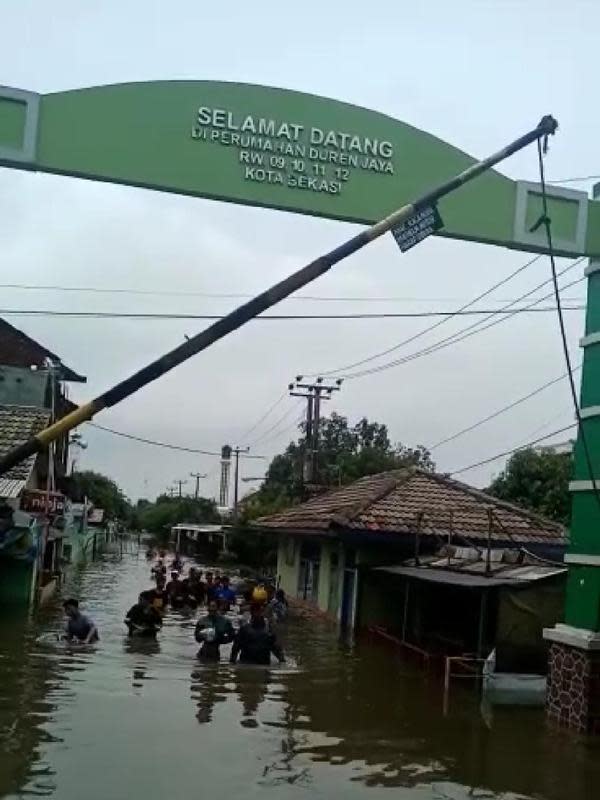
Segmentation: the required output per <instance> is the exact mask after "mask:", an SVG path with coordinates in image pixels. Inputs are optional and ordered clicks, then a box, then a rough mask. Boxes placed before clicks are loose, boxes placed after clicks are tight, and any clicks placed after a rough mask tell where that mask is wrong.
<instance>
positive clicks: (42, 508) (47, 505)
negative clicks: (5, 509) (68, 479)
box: [21, 489, 66, 515]
mask: <svg viewBox="0 0 600 800" xmlns="http://www.w3.org/2000/svg"><path fill="white" fill-rule="evenodd" d="M65 501H66V498H65V496H64V495H63V494H61V493H60V492H46V491H44V490H43V489H25V490H24V491H23V493H22V494H21V511H28V512H29V513H30V514H46V513H48V514H52V515H56V514H64V512H65Z"/></svg>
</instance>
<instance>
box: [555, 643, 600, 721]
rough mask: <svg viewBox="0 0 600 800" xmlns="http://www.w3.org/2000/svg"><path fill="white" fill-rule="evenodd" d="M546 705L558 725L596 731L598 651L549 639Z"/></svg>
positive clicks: (599, 695) (599, 716) (599, 684)
mask: <svg viewBox="0 0 600 800" xmlns="http://www.w3.org/2000/svg"><path fill="white" fill-rule="evenodd" d="M546 705H547V709H548V716H549V717H550V719H551V720H554V721H555V722H557V723H558V724H559V725H561V726H564V727H567V728H571V729H573V730H575V731H578V732H580V733H591V734H600V651H598V650H584V649H581V648H578V647H572V646H570V645H567V644H562V643H558V642H552V644H551V645H550V661H549V670H548V693H547V699H546Z"/></svg>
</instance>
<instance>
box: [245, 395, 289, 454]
mask: <svg viewBox="0 0 600 800" xmlns="http://www.w3.org/2000/svg"><path fill="white" fill-rule="evenodd" d="M286 397H287V392H282V393H281V394H280V395H279V397H278V398H277V400H275V402H274V403H273V405H271V406H269V408H268V409H267V410H266V411H265V413H264V414H263V415H262V416H261V417H259V418H258V419H257V421H256V422H255V423H254V425H252V426H251V427H250V428H248V430H247V431H246V433H245V434H244V435H243V436H240V441H241V442H242V441H245V440H246V439H247V438H248V436H250V434H251V433H254V431H255V430H256V429H257V428H258V426H259V425H261V424H262V423H263V422H264V421H265V420H266V419H267V417H268V416H269V414H271V413H272V412H273V411H274V410H275V409H276V408H277V406H278V405H279V404H280V403H282V402H283V401H284V400H285V398H286Z"/></svg>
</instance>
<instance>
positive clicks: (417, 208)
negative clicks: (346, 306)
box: [0, 115, 558, 475]
mask: <svg viewBox="0 0 600 800" xmlns="http://www.w3.org/2000/svg"><path fill="white" fill-rule="evenodd" d="M557 127H558V123H557V122H556V120H555V119H554V118H553V117H552V116H550V115H548V116H545V117H543V118H542V119H541V120H540V123H539V124H538V126H537V127H536V128H534V129H533V130H531V131H529V132H528V133H526V134H524V135H523V136H520V137H519V138H518V139H516V140H515V141H514V142H512V143H511V144H509V145H507V146H506V147H503V148H502V150H499V151H498V152H496V153H494V154H493V155H491V156H488V158H485V159H483V161H478V162H476V163H475V164H472V165H471V166H470V167H467V169H465V170H463V172H461V173H460V174H459V175H456V176H455V177H454V178H451V179H450V180H448V181H446V182H445V183H443V184H442V185H441V186H438V187H437V188H436V189H432V190H431V191H429V192H426V193H425V194H424V195H423V196H422V197H419V198H418V199H416V200H415V201H414V202H413V203H408V204H407V205H405V206H402V207H401V208H399V209H397V210H396V211H394V212H392V213H391V214H390V215H389V216H387V217H385V218H384V219H382V220H380V221H379V222H376V223H375V224H374V225H371V226H370V227H369V228H366V229H365V230H363V231H361V232H360V233H358V234H357V235H356V236H353V237H352V238H351V239H348V240H347V241H346V242H344V243H343V244H341V245H339V246H338V247H336V248H334V249H333V250H331V251H330V252H329V253H326V254H325V255H322V256H320V257H319V258H317V259H315V261H311V263H310V264H307V265H306V266H305V267H303V268H302V269H300V270H298V271H297V272H294V273H293V274H292V275H290V276H289V277H287V278H285V279H284V280H282V281H280V282H279V283H276V284H275V285H274V286H271V288H270V289H267V290H266V291H265V292H262V294H259V295H257V296H256V297H255V298H253V299H252V300H250V301H248V302H247V303H244V304H243V305H241V306H239V307H238V308H236V309H234V310H233V311H232V312H231V313H230V314H227V316H225V317H223V319H220V320H218V321H217V322H215V323H214V324H213V325H210V326H209V327H208V328H206V329H205V330H203V331H201V332H200V333H198V334H196V335H195V336H192V337H191V338H190V339H188V340H186V341H185V342H183V343H182V344H180V345H179V346H178V347H175V348H174V349H173V350H170V351H169V352H168V353H165V355H163V356H161V357H160V358H158V359H156V361H153V362H152V363H151V364H148V365H147V366H146V367H143V368H142V369H141V370H139V371H138V372H136V373H134V374H133V375H130V377H129V378H126V379H125V380H124V381H121V383H118V384H116V385H115V386H113V387H112V388H111V389H109V390H108V391H106V392H104V394H101V395H99V396H98V397H96V398H94V399H93V400H91V401H90V402H88V403H85V404H84V405H82V406H79V407H78V408H76V409H75V410H74V411H71V412H70V413H69V414H66V415H65V416H64V417H62V419H59V420H57V421H56V422H55V423H54V424H52V425H50V426H49V427H47V428H44V429H43V430H41V431H40V432H39V433H36V434H35V436H32V437H31V438H30V439H28V440H27V441H26V442H23V443H22V444H20V445H18V446H17V447H14V448H12V449H11V450H9V451H8V452H7V453H5V454H4V456H3V457H2V458H0V475H4V474H5V473H6V472H8V470H9V469H11V467H14V466H15V465H16V464H19V463H20V462H21V461H23V460H24V459H26V458H29V456H32V455H34V453H39V452H42V451H43V450H44V449H45V448H46V447H48V445H49V444H50V443H51V442H53V441H55V440H56V439H58V438H59V437H60V436H62V435H63V434H65V433H67V432H68V431H70V430H72V429H73V428H76V427H77V426H78V425H80V424H81V423H82V422H87V421H88V420H91V419H93V417H94V416H95V415H96V414H98V413H99V412H100V411H103V410H104V409H105V408H111V407H112V406H114V405H116V404H117V403H120V402H121V400H124V399H125V398H126V397H129V396H130V395H132V394H134V392H137V391H138V389H141V388H142V387H143V386H147V385H148V384H149V383H151V382H152V381H155V380H156V379H157V378H160V377H161V376H162V375H165V374H166V373H167V372H169V371H170V370H172V369H173V368H174V367H177V366H179V364H182V363H183V362H184V361H187V360H188V358H191V357H192V356H195V355H197V354H198V353H200V352H202V351H203V350H206V348H207V347H210V346H211V345H213V344H214V343H215V342H217V341H219V340H220V339H222V338H223V337H224V336H227V334H229V333H231V332H232V331H235V330H237V329H238V328H241V327H242V325H245V324H246V323H247V322H249V321H250V320H251V319H254V318H255V317H257V316H258V315H259V314H262V313H263V312H264V311H266V310H267V309H268V308H271V307H272V306H274V305H275V304H276V303H279V302H280V301H281V300H284V299H285V298H286V297H289V295H291V294H293V293H294V292H296V291H298V289H302V288H303V287H304V286H306V285H307V284H309V283H311V281H314V280H315V278H318V277H319V276H321V275H324V274H325V273H326V272H327V271H328V270H329V269H331V267H332V266H333V265H334V264H337V263H339V262H340V261H343V259H345V258H347V257H348V256H350V255H352V254H353V253H356V252H357V251H358V250H360V249H362V248H363V247H365V246H366V245H367V244H369V243H370V242H373V241H374V240H375V239H378V238H379V237H380V236H383V234H384V233H388V231H391V230H392V229H393V228H395V227H396V226H398V225H400V224H402V223H404V222H406V221H407V220H410V219H411V218H412V217H414V216H415V215H417V214H419V213H421V212H423V211H424V210H425V209H428V208H430V207H431V206H432V205H434V204H435V203H436V202H437V201H438V200H440V199H441V198H442V197H445V196H446V195H448V194H450V193H451V192H454V191H455V190H456V189H459V188H460V187H461V186H464V185H465V184H466V183H468V182H469V181H472V180H473V179H474V178H477V177H478V176H479V175H481V174H482V173H484V172H486V171H487V170H489V169H490V168H491V167H493V166H495V165H496V164H499V163H500V162H501V161H504V159H506V158H508V157H509V156H511V155H513V154H514V153H517V152H518V151H519V150H522V149H523V148H524V147H526V146H527V145H529V144H531V143H532V142H535V141H538V140H539V139H544V140H546V139H547V137H548V136H551V135H553V134H554V133H555V132H556V129H557Z"/></svg>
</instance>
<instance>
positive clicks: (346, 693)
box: [0, 555, 600, 800]
mask: <svg viewBox="0 0 600 800" xmlns="http://www.w3.org/2000/svg"><path fill="white" fill-rule="evenodd" d="M148 576H149V567H148V564H147V562H146V560H145V558H144V557H143V556H142V555H140V557H139V558H138V557H136V555H125V556H124V557H123V558H120V557H118V556H112V557H111V556H107V557H105V558H104V559H102V560H100V561H98V562H95V563H94V564H92V565H90V566H88V567H87V568H86V569H85V570H83V571H82V572H81V573H80V574H79V575H78V576H77V577H76V578H75V580H74V582H73V583H72V584H71V587H70V590H71V591H72V592H75V593H76V594H77V595H78V596H79V597H80V598H81V600H82V603H83V605H84V606H85V610H86V611H88V612H89V613H90V614H91V615H92V616H93V618H94V619H95V620H96V622H97V623H98V626H99V628H100V631H101V636H102V641H101V643H100V645H99V646H98V647H97V648H96V649H93V650H89V651H87V650H82V649H80V648H79V649H75V648H68V647H65V646H59V645H56V644H52V643H50V642H49V641H48V636H49V634H50V633H51V632H53V631H56V630H58V629H59V628H60V626H61V625H62V614H61V610H60V606H59V603H58V600H57V602H56V603H55V604H54V605H52V606H50V607H48V608H46V609H45V610H43V611H42V612H40V613H38V614H36V615H35V616H34V617H33V618H27V616H18V615H16V614H14V613H8V610H6V609H5V610H4V611H3V613H2V616H1V617H0V637H1V638H0V736H1V753H0V797H1V798H29V797H52V798H58V800H109V799H110V800H138V799H139V800H159V798H160V799H161V800H162V799H163V798H168V799H169V800H179V798H190V800H191V798H197V797H201V796H206V795H209V796H213V797H214V796H222V797H227V798H236V800H243V798H255V797H256V798H267V797H273V798H283V799H284V800H287V798H296V797H298V798H306V800H312V798H348V800H352V798H372V799H373V800H377V798H380V797H391V796H393V797H394V798H401V799H404V798H406V799H407V800H434V799H435V800H442V799H443V798H452V799H453V800H459V799H460V800H462V798H503V800H508V799H509V798H510V799H512V798H535V799H536V800H542V799H543V800H546V799H547V800H563V799H564V798H570V800H584V799H585V800H592V798H595V800H598V798H600V743H598V742H596V741H590V740H587V741H586V740H580V739H579V740H578V739H574V738H572V737H570V736H569V735H567V734H565V733H564V732H558V731H555V730H553V729H552V728H550V727H549V726H548V725H547V723H546V721H545V718H544V713H543V711H542V710H528V709H502V710H495V711H494V712H493V714H491V715H490V714H489V713H482V710H481V708H480V701H479V698H478V697H477V695H476V693H475V692H473V691H472V689H471V688H470V687H468V686H466V685H456V686H454V687H453V690H452V694H451V698H450V705H449V709H448V713H447V714H446V715H444V713H443V703H442V691H441V685H440V682H439V679H438V678H436V677H433V676H430V677H427V675H425V674H424V673H423V672H422V670H421V669H419V668H418V667H417V666H415V665H412V664H410V663H406V662H402V661H400V660H398V659H397V658H396V657H394V656H393V655H392V654H391V653H390V651H389V650H388V649H387V648H385V647H381V646H379V645H377V644H375V643H373V642H362V643H358V644H356V645H354V646H350V645H348V644H344V643H341V642H340V641H339V640H338V638H337V636H336V633H335V631H334V630H333V629H332V628H331V627H330V626H329V625H327V624H326V623H323V622H321V621H318V620H317V621H316V620H312V619H308V618H306V617H299V618H294V619H292V620H290V622H289V623H288V624H287V626H286V627H287V630H285V631H284V635H283V638H284V643H285V647H286V652H287V653H288V655H289V658H290V661H289V663H288V664H287V665H285V666H283V667H279V666H273V667H272V668H271V669H265V668H251V667H239V666H238V667H231V666H230V665H229V664H228V663H227V662H226V661H225V662H224V663H222V664H220V665H218V666H214V667H210V666H209V667H205V666H202V665H201V664H199V663H198V661H197V659H196V652H197V645H196V643H195V642H194V639H193V627H194V617H186V616H183V615H181V614H178V613H171V614H169V615H168V617H167V619H166V623H165V627H164V629H163V631H162V633H161V635H160V639H159V641H157V642H156V643H148V642H146V643H139V642H132V641H131V640H128V639H127V638H126V637H125V636H124V627H123V624H122V619H123V616H124V612H125V611H126V610H127V608H129V606H130V605H131V604H132V603H133V602H134V601H135V598H136V596H137V594H138V592H139V591H140V589H142V588H146V587H147V585H148V584H149V580H148ZM226 652H227V648H226V649H225V653H224V654H225V655H226Z"/></svg>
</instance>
